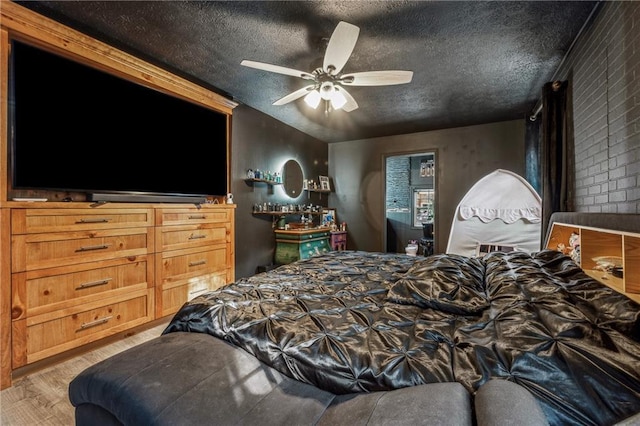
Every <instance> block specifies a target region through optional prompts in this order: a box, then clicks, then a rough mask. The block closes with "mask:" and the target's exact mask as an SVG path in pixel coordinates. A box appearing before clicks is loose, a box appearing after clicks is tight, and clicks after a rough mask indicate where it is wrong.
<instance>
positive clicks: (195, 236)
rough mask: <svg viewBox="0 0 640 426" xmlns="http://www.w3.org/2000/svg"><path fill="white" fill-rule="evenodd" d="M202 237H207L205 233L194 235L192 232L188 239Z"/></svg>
mask: <svg viewBox="0 0 640 426" xmlns="http://www.w3.org/2000/svg"><path fill="white" fill-rule="evenodd" d="M202 238H207V236H206V235H203V234H195V235H194V234H191V235H190V236H189V239H190V240H200V239H202Z"/></svg>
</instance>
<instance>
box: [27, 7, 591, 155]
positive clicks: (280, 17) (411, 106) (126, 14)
mask: <svg viewBox="0 0 640 426" xmlns="http://www.w3.org/2000/svg"><path fill="white" fill-rule="evenodd" d="M18 3H20V4H22V5H24V6H26V7H28V8H30V9H33V10H36V11H38V12H40V13H42V14H44V15H46V16H50V17H52V18H54V19H57V20H58V21H60V22H62V23H64V24H66V25H69V26H71V27H73V28H76V29H78V30H80V31H83V32H85V33H87V34H89V35H92V36H94V37H96V38H98V39H100V40H103V41H106V42H108V43H110V44H112V45H114V46H116V47H119V48H121V49H123V50H126V51H129V52H131V53H134V54H136V55H138V56H141V57H142V58H144V59H146V60H148V61H150V62H153V63H155V64H157V65H160V66H162V67H164V68H167V69H169V70H171V71H174V72H176V73H178V74H179V75H181V76H184V77H186V78H188V79H190V80H193V81H195V82H197V83H200V84H202V85H204V86H206V87H208V88H212V89H214V90H215V91H217V92H219V93H222V94H224V95H226V96H228V97H230V98H232V99H234V100H235V101H236V102H239V103H241V104H245V105H248V106H250V107H252V108H255V109H256V110H259V111H261V112H263V113H265V114H267V115H270V116H272V117H274V118H275V119H277V120H279V121H282V122H283V123H286V124H288V125H290V126H292V127H295V128H297V129H299V130H301V131H302V132H304V133H307V134H309V135H311V136H313V137H315V138H317V139H320V140H323V141H326V142H329V143H330V142H337V141H347V140H355V139H364V138H372V137H378V136H388V135H396V134H404V133H414V132H421V131H427V130H434V129H441V128H448V127H459V126H466V125H473V124H480V123H489V122H495V121H503V120H511V119H518V118H522V117H524V116H527V115H528V114H529V113H530V112H531V111H532V109H533V108H534V107H535V105H536V103H537V101H538V99H539V97H540V93H541V89H542V86H543V84H544V83H545V82H546V81H549V80H550V79H552V78H553V76H554V73H555V72H556V70H557V68H558V66H559V65H560V63H561V62H562V59H563V58H564V56H565V54H566V52H567V50H568V49H569V48H570V46H571V45H572V43H573V41H574V40H575V38H576V36H577V35H578V34H579V33H580V30H581V28H582V27H583V25H584V24H585V22H587V21H588V20H589V17H590V16H592V11H593V10H594V8H595V7H596V4H597V2H594V1H575V2H571V1H492V2H484V1H469V2H465V1H445V2H432V1H285V2H272V1H230V2H226V1H151V2H145V1H59V2H50V1H28V2H18ZM339 21H347V22H349V23H351V24H354V25H356V26H358V27H359V28H360V36H359V38H358V41H357V43H356V45H355V49H354V51H353V54H352V55H351V57H350V58H349V60H348V62H347V64H346V66H345V67H344V69H343V71H344V72H349V73H351V72H360V71H373V70H385V69H400V70H410V71H413V72H414V75H413V80H412V82H411V83H409V84H404V85H395V86H376V87H355V86H350V87H349V92H350V93H351V95H352V96H353V97H354V98H355V100H356V101H357V102H358V104H359V108H358V109H356V110H355V111H352V112H344V111H332V112H330V113H329V114H328V115H327V114H325V113H324V110H323V109H322V108H318V109H317V110H312V109H310V108H309V107H307V106H306V104H305V103H304V102H303V100H302V99H299V100H297V101H294V102H291V103H289V104H286V105H283V106H273V105H272V103H273V102H274V101H276V100H278V99H280V98H281V97H283V96H285V95H287V94H288V93H290V92H293V91H295V90H297V89H300V88H302V87H304V86H305V85H307V84H308V82H307V81H305V80H303V79H301V78H296V77H291V76H287V75H282V74H276V73H271V72H266V71H262V70H257V69H252V68H247V67H243V66H241V65H240V62H241V61H242V60H243V59H249V60H253V61H259V62H267V63H270V64H274V65H280V66H283V67H287V68H294V69H298V70H302V71H307V72H311V71H313V70H314V69H315V68H317V67H319V66H321V65H322V58H323V54H324V50H325V48H326V44H327V42H328V39H329V37H330V36H331V34H332V32H333V30H334V28H335V27H336V25H337V24H338V22H339Z"/></svg>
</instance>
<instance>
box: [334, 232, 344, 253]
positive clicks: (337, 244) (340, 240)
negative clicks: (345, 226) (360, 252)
mask: <svg viewBox="0 0 640 426" xmlns="http://www.w3.org/2000/svg"><path fill="white" fill-rule="evenodd" d="M331 249H332V250H336V251H341V250H346V249H347V231H331Z"/></svg>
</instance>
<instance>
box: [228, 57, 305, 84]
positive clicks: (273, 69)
mask: <svg viewBox="0 0 640 426" xmlns="http://www.w3.org/2000/svg"><path fill="white" fill-rule="evenodd" d="M240 65H244V66H245V67H250V68H256V69H259V70H264V71H271V72H276V73H278V74H284V75H292V76H294V77H300V78H304V79H307V80H313V79H314V76H313V75H312V74H309V73H308V72H304V71H299V70H294V69H293V68H286V67H281V66H279V65H271V64H266V63H264V62H256V61H248V60H246V59H245V60H244V61H242V62H240Z"/></svg>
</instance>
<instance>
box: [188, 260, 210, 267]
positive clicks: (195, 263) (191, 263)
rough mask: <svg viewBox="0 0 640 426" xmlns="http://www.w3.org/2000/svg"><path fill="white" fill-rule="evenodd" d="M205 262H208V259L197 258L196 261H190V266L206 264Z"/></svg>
mask: <svg viewBox="0 0 640 426" xmlns="http://www.w3.org/2000/svg"><path fill="white" fill-rule="evenodd" d="M205 263H207V261H206V260H196V261H195V262H189V266H198V265H204V264H205Z"/></svg>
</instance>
